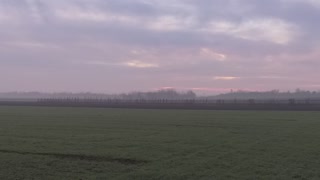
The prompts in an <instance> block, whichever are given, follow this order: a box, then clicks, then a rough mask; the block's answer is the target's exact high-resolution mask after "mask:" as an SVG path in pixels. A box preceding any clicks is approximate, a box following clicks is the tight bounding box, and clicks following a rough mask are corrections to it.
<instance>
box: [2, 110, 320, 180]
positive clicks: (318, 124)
mask: <svg viewBox="0 0 320 180" xmlns="http://www.w3.org/2000/svg"><path fill="white" fill-rule="evenodd" d="M0 179H1V180H7V179H14V180H18V179H41V180H43V179H45V180H50V179H59V180H62V179H67V180H73V179H74V180H79V179H84V180H86V179H130V180H131V179H139V180H140V179H181V180H182V179H183V180H185V179H210V180H211V179H217V180H224V179H227V180H228V179H237V180H242V179H246V180H247V179H248V180H259V179H265V180H270V179H272V180H275V179H279V180H285V179H306V180H312V179H314V180H318V179H320V112H271V111H269V112H267V111H260V112H258V111H186V110H128V109H98V108H96V109H95V108H44V107H0Z"/></svg>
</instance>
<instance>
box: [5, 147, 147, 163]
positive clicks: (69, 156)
mask: <svg viewBox="0 0 320 180" xmlns="http://www.w3.org/2000/svg"><path fill="white" fill-rule="evenodd" d="M0 153H8V154H20V155H38V156H51V157H54V158H58V159H69V160H83V161H95V162H116V163H121V164H125V165H139V164H145V163H148V162H149V161H146V160H140V159H132V158H114V157H104V156H91V155H83V154H59V153H39V152H24V151H14V150H0Z"/></svg>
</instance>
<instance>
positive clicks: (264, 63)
mask: <svg viewBox="0 0 320 180" xmlns="http://www.w3.org/2000/svg"><path fill="white" fill-rule="evenodd" d="M1 11H2V12H1ZM59 13H60V14H59ZM4 15H6V16H4ZM2 16H3V17H2ZM319 18H320V11H319V7H315V6H314V5H310V4H308V3H306V2H302V1H298V0H295V1H288V0H270V1H259V0H198V1H194V0H165V1H157V0H150V1H145V0H137V1H130V0H121V1H115V0H91V1H88V0H56V1H45V0H21V1H16V0H10V1H9V0H0V26H1V28H0V33H1V34H0V42H1V43H0V59H1V60H0V66H1V67H2V68H5V67H6V68H9V69H11V72H14V71H15V69H19V70H21V72H25V73H26V74H27V72H30V71H31V70H30V69H32V70H33V71H38V72H37V73H31V75H30V76H29V78H30V82H31V83H30V87H29V89H34V88H33V87H38V88H40V86H38V85H36V84H38V83H39V82H45V80H46V78H47V79H51V80H52V81H53V82H55V83H54V84H55V85H56V86H57V87H58V88H54V86H53V85H49V84H48V88H47V89H48V90H49V89H50V88H51V89H52V90H59V89H60V90H62V89H63V88H64V87H65V88H66V90H68V89H70V90H71V89H72V90H76V89H79V91H80V90H85V87H88V86H89V85H90V86H92V88H90V89H89V90H92V91H101V90H103V91H107V90H108V88H107V87H106V86H103V85H101V84H99V82H100V81H103V77H106V78H105V81H106V82H109V83H110V82H111V83H114V86H115V88H114V89H113V91H116V90H117V89H118V90H119V91H125V90H128V91H130V90H133V89H139V87H138V88H137V87H135V86H136V85H135V84H137V83H140V84H141V83H144V85H140V88H142V89H148V88H153V87H157V86H158V87H160V86H171V85H172V84H177V86H181V87H182V86H183V87H187V86H188V87H192V86H202V87H204V86H206V84H207V85H208V87H210V88H214V87H215V86H217V87H215V88H219V87H221V88H228V87H231V86H232V85H236V86H238V87H239V88H245V87H250V86H252V87H253V86H254V84H256V83H257V82H259V81H262V80H261V78H260V79H259V78H256V79H254V78H248V77H250V76H254V77H267V76H280V77H290V76H291V77H292V78H293V79H292V80H290V81H289V80H288V82H287V84H286V85H281V83H279V82H282V81H284V80H283V79H281V80H279V79H277V80H275V79H272V78H271V79H270V80H266V79H263V78H262V79H263V81H264V82H265V83H266V86H269V87H270V88H271V89H272V88H277V87H278V86H279V87H280V86H281V88H285V87H290V88H291V87H293V86H295V84H297V85H296V86H299V84H301V86H307V85H308V84H311V83H314V84H316V82H309V81H306V82H305V83H303V82H302V81H301V80H298V75H297V74H296V73H295V72H301V73H302V75H301V77H299V79H301V78H302V79H309V78H310V77H314V76H315V74H316V73H317V70H316V68H315V67H316V66H317V65H318V63H317V62H318V61H317V60H318V59H317V58H319V56H317V54H316V53H315V52H316V51H318V50H319V48H320V44H319V37H318V36H317V32H318V31H319V29H320V25H319V23H317V21H318V19H319ZM264 21H266V23H265V22H264ZM259 23H260V24H259ZM210 24H211V27H210ZM269 25H270V26H274V27H268V26H269ZM261 26H263V28H266V29H263V28H261ZM291 32H292V33H293V34H294V35H290V34H289V33H291ZM295 33H296V34H295ZM282 35H283V36H288V37H287V39H288V40H287V39H286V38H284V40H281V41H280V40H279V39H280V38H283V37H282ZM255 36H257V37H255ZM277 38H278V39H277ZM277 40H278V41H277ZM279 42H280V43H279ZM202 48H207V49H210V50H212V51H213V53H216V54H220V55H223V56H225V57H226V60H225V61H221V60H220V61H219V58H217V57H213V58H212V57H211V59H210V57H201V55H199V52H200V51H201V49H202ZM136 49H138V50H140V51H141V52H142V53H141V52H139V51H137V52H135V51H136ZM213 56H214V55H213ZM305 56H306V57H307V58H304V57H305ZM295 57H299V58H300V59H302V60H301V61H299V60H297V59H296V58H295ZM214 58H216V59H214ZM270 59H272V60H270ZM92 62H93V63H92ZM94 62H101V64H100V66H99V63H96V65H90V63H91V64H94ZM128 62H139V63H141V64H143V63H144V65H146V67H148V64H149V66H150V67H153V68H135V67H134V66H131V67H130V66H125V63H128ZM103 63H105V64H111V65H110V66H105V65H103ZM112 64H122V66H112ZM141 64H140V66H142V65H141ZM155 64H156V65H159V66H157V67H155ZM152 65H154V66H152ZM138 66H139V65H138ZM44 69H49V70H50V69H51V70H50V73H49V74H48V75H46V76H44V77H38V78H35V76H36V75H39V76H40V75H41V74H42V73H44V72H43V71H44ZM59 69H60V71H61V73H60V74H59V73H58V72H57V71H58V70H59ZM81 72H84V73H83V74H81ZM3 73H4V72H0V76H1V75H4V74H3ZM69 73H70V76H69V78H67V79H65V80H62V81H63V82H61V83H59V81H58V79H59V78H62V75H65V76H68V74H69ZM8 74H10V71H7V72H6V75H8ZM11 75H12V76H14V74H13V73H12V74H11ZM16 76H17V77H20V78H23V77H22V75H21V74H20V75H19V73H18V75H16ZM107 76H108V77H107ZM109 76H112V77H116V78H115V79H116V81H123V82H126V81H127V82H129V81H130V82H132V83H118V84H117V83H115V82H113V81H114V80H115V79H114V78H110V77H109ZM214 76H221V77H223V76H226V77H227V76H234V77H240V78H239V79H237V80H234V81H228V82H227V81H219V82H217V81H214V80H213V79H212V78H213V77H214ZM299 76H300V75H299ZM241 77H242V78H241ZM73 78H74V79H76V78H81V79H83V81H82V82H79V81H78V80H77V83H75V84H76V85H75V86H74V88H72V87H71V85H67V84H68V83H67V82H68V81H72V79H73ZM126 78H127V80H126ZM294 78H296V79H297V80H296V81H295V80H294ZM15 79H16V80H15V83H16V84H18V83H19V78H15ZM32 79H35V80H34V83H32V82H33V80H32ZM94 79H97V80H96V81H94ZM154 79H157V81H154ZM0 80H1V81H3V82H4V81H5V80H4V79H0ZM134 82H135V83H134ZM234 82H236V83H234ZM86 83H87V86H85V84H86ZM179 83H180V84H179ZM214 84H215V85H214ZM95 86H96V87H95ZM12 87H16V88H17V87H19V86H14V85H12ZM83 87H84V88H83ZM254 88H257V87H254ZM7 89H10V88H7ZM26 89H28V88H26ZM0 91H3V90H1V89H0Z"/></svg>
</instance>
